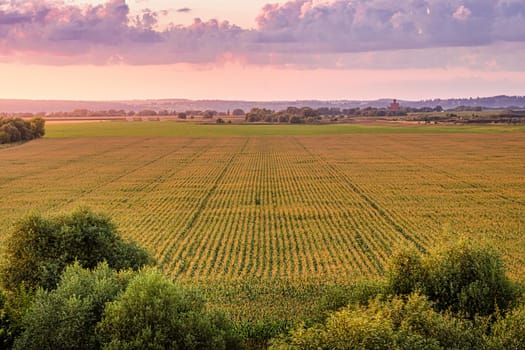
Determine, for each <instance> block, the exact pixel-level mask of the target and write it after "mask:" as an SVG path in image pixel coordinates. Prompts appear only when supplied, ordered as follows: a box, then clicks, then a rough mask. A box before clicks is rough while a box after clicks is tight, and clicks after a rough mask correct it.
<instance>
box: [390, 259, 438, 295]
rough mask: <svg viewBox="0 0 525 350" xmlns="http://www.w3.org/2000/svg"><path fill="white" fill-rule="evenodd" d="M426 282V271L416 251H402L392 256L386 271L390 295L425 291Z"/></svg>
mask: <svg viewBox="0 0 525 350" xmlns="http://www.w3.org/2000/svg"><path fill="white" fill-rule="evenodd" d="M427 280H428V278H427V269H426V268H425V266H423V258H422V256H421V254H420V253H419V252H418V251H416V250H413V249H404V250H401V251H399V252H397V253H396V254H394V256H393V257H392V260H391V262H390V265H389V268H388V271H387V284H388V288H389V291H390V293H392V294H395V295H397V294H410V293H412V292H414V291H416V290H425V289H426V283H427Z"/></svg>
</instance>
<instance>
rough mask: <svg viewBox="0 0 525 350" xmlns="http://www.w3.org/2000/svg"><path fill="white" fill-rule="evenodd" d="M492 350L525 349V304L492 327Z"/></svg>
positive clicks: (490, 341)
mask: <svg viewBox="0 0 525 350" xmlns="http://www.w3.org/2000/svg"><path fill="white" fill-rule="evenodd" d="M489 344H490V349H494V350H497V349H512V350H524V349H525V304H524V305H520V306H519V307H517V308H515V309H514V310H512V311H510V312H509V313H508V314H507V315H506V317H505V318H500V319H499V320H497V321H496V323H495V324H494V325H493V327H492V337H491V338H489Z"/></svg>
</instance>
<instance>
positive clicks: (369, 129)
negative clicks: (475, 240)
mask: <svg viewBox="0 0 525 350" xmlns="http://www.w3.org/2000/svg"><path fill="white" fill-rule="evenodd" d="M46 130H47V134H46V137H47V138H63V137H93V136H97V137H99V136H144V137H157V136H192V137H221V136H271V135H274V136H277V135H344V134H377V133H379V134H384V133H403V134H405V133H407V134H411V133H494V132H520V131H521V132H525V126H501V125H499V126H441V125H410V126H403V125H392V126H390V125H357V124H329V125H203V124H196V123H191V122H170V121H163V122H153V121H151V122H99V123H71V124H67V123H66V124H50V125H47V126H46Z"/></svg>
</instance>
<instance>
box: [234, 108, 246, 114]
mask: <svg viewBox="0 0 525 350" xmlns="http://www.w3.org/2000/svg"><path fill="white" fill-rule="evenodd" d="M244 114H245V113H244V111H243V110H242V109H240V108H236V109H234V110H233V112H232V115H235V116H241V115H244Z"/></svg>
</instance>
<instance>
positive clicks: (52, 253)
mask: <svg viewBox="0 0 525 350" xmlns="http://www.w3.org/2000/svg"><path fill="white" fill-rule="evenodd" d="M75 261H78V263H79V264H80V265H81V266H83V267H86V268H94V267H95V266H96V265H97V264H98V263H100V262H102V261H107V262H108V264H109V266H110V267H112V268H115V269H127V268H132V269H135V270H136V269H138V268H140V267H141V266H144V265H148V264H151V263H152V262H153V260H152V258H151V256H150V255H149V254H148V253H147V252H146V251H145V250H143V249H141V248H139V247H138V246H137V245H135V244H134V243H126V242H124V241H122V239H121V238H120V237H119V236H118V234H117V230H116V227H115V226H114V225H113V223H112V222H111V220H110V219H109V217H107V216H106V215H103V214H99V213H94V212H92V211H91V210H89V209H87V208H79V209H77V210H75V211H74V212H72V213H71V214H69V215H60V216H56V217H49V218H46V217H42V216H41V215H39V214H29V215H27V216H25V217H23V218H22V219H21V220H20V221H18V222H17V223H16V224H15V227H14V230H13V231H12V233H11V234H10V236H9V237H8V238H7V240H6V244H5V252H4V262H3V266H1V267H0V279H1V281H2V282H3V285H4V286H5V288H7V289H9V290H12V291H13V290H16V289H17V288H18V287H19V286H20V285H25V286H26V287H29V288H33V289H34V288H36V287H38V286H40V287H43V288H44V289H53V288H54V287H55V286H56V284H57V282H58V280H59V277H60V274H61V273H62V271H63V270H64V268H65V267H66V265H68V264H71V263H73V262H75Z"/></svg>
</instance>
